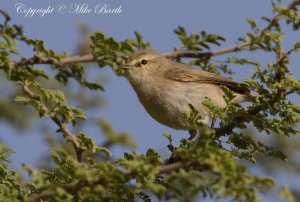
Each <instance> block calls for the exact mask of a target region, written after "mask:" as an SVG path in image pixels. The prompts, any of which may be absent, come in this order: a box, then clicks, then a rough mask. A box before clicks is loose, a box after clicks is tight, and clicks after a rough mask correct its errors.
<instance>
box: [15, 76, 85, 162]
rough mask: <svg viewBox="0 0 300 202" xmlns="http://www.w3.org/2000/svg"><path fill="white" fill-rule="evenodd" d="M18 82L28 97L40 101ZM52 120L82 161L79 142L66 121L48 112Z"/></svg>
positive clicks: (45, 107)
mask: <svg viewBox="0 0 300 202" xmlns="http://www.w3.org/2000/svg"><path fill="white" fill-rule="evenodd" d="M18 84H19V85H20V86H21V87H22V89H23V92H24V93H25V94H26V95H27V96H28V97H30V98H32V99H35V100H38V101H40V97H39V96H38V95H35V94H34V93H33V92H32V91H31V90H30V89H29V88H28V86H26V85H25V84H24V83H23V82H20V81H19V82H18ZM43 108H44V109H45V111H48V108H47V106H46V105H44V104H43ZM50 117H51V119H52V121H53V122H54V123H55V124H56V125H57V126H58V127H59V129H60V131H61V132H62V133H63V135H64V137H65V138H66V139H67V140H68V141H70V142H71V143H72V144H73V147H74V149H75V151H76V157H77V160H78V161H79V162H81V161H82V149H81V147H80V143H79V142H78V139H77V137H76V135H75V134H73V133H72V132H71V131H70V130H69V128H68V126H67V124H66V123H63V122H62V121H61V120H60V119H59V118H58V116H57V115H56V114H54V113H52V114H50Z"/></svg>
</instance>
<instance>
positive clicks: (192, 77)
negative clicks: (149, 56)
mask: <svg viewBox="0 0 300 202" xmlns="http://www.w3.org/2000/svg"><path fill="white" fill-rule="evenodd" d="M178 65H180V66H178ZM165 76H166V78H168V79H172V80H175V81H180V82H199V83H211V84H216V85H224V86H227V87H228V88H229V89H231V90H233V91H235V92H238V93H242V94H244V93H246V92H248V91H249V89H248V88H247V87H246V85H245V84H240V83H238V82H235V81H233V80H231V79H228V78H226V77H224V76H221V75H218V74H214V73H211V72H206V71H200V70H197V69H194V68H192V67H189V66H187V65H185V64H181V63H175V64H174V68H173V69H172V70H171V71H170V70H169V71H168V72H166V74H165Z"/></svg>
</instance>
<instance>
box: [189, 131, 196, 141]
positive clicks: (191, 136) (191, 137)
mask: <svg viewBox="0 0 300 202" xmlns="http://www.w3.org/2000/svg"><path fill="white" fill-rule="evenodd" d="M189 133H190V137H189V138H188V140H189V141H191V140H192V139H194V137H195V136H196V135H197V131H196V130H189Z"/></svg>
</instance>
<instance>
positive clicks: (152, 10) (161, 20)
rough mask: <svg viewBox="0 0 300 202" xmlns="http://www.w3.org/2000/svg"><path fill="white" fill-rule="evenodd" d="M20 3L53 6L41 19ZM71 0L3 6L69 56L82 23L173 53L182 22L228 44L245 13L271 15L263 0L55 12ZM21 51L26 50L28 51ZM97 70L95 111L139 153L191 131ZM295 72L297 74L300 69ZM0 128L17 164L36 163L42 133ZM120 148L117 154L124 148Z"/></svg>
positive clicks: (242, 26)
mask: <svg viewBox="0 0 300 202" xmlns="http://www.w3.org/2000/svg"><path fill="white" fill-rule="evenodd" d="M16 3H22V4H23V5H24V6H26V8H42V7H43V8H47V7H49V6H50V7H53V8H54V12H53V13H51V14H46V15H44V16H43V17H40V16H39V15H34V16H33V17H25V14H20V13H18V12H17V8H16V6H15V4H16ZM72 3H73V1H68V0H40V1H34V0H27V1H25V0H23V1H22V0H19V1H16V0H11V1H3V2H2V3H1V9H4V10H6V11H8V12H9V14H10V15H11V17H12V22H13V23H16V24H22V25H23V26H24V31H25V34H26V35H27V36H29V37H31V38H38V39H41V40H44V41H45V42H46V44H47V46H48V47H49V48H52V49H54V50H56V51H58V52H64V51H66V52H69V53H71V54H72V53H74V51H75V49H76V45H78V41H80V37H81V36H80V34H79V32H78V28H77V25H78V23H79V22H83V23H86V24H87V25H88V26H89V27H90V28H92V30H93V31H96V30H101V31H103V32H104V33H105V34H107V35H108V36H112V37H115V38H116V39H118V40H123V39H125V38H133V37H134V31H139V32H140V33H141V34H142V36H143V38H144V40H146V41H149V42H150V43H151V44H152V46H153V47H154V48H155V49H156V50H157V51H159V52H170V51H172V49H173V48H174V47H178V46H179V45H180V43H179V40H178V39H177V38H176V35H175V34H174V33H173V30H174V29H175V28H176V27H177V26H179V25H181V26H184V27H185V28H186V30H187V31H188V32H189V33H191V32H199V31H200V30H206V31H207V32H208V33H216V34H220V35H222V36H224V37H225V38H226V42H225V43H224V45H222V47H227V46H232V45H234V44H236V43H237V42H238V41H237V38H238V37H240V36H243V35H244V33H245V32H247V31H249V29H250V28H249V27H250V26H249V25H248V23H247V22H246V18H247V17H251V18H253V19H255V20H258V22H259V24H260V25H264V24H265V23H263V22H262V21H260V20H259V17H260V16H272V8H271V2H270V1H262V0H252V1H240V0H227V1H221V0H202V1H198V0H188V1H179V0H164V1H159V0H153V1H141V0H128V1H124V0H115V1H112V0H111V1H100V0H94V1H88V0H80V1H77V3H79V4H87V5H88V6H89V7H90V8H93V7H95V6H96V5H97V4H108V5H109V6H110V7H111V8H116V7H119V6H121V9H122V12H121V13H120V14H106V15H101V14H100V15H97V14H68V13H65V14H60V13H59V12H57V10H55V9H56V8H57V7H58V6H59V5H60V4H65V5H66V6H68V7H69V6H71V4H72ZM287 30H288V34H289V38H286V39H285V45H286V47H289V45H291V44H293V42H294V41H297V40H298V41H299V40H300V37H299V33H293V32H291V29H290V28H288V29H287ZM297 34H298V35H297ZM21 52H22V50H21ZM23 53H24V54H28V53H27V50H24V52H23ZM239 56H244V57H246V56H247V54H239ZM251 57H252V58H253V59H255V60H258V61H264V62H265V64H266V63H267V62H269V61H270V60H271V59H272V57H266V56H261V55H259V54H255V55H254V56H253V55H252V56H251ZM221 58H222V57H221ZM299 62H300V61H299V59H297V58H295V57H294V63H295V64H296V63H298V64H299ZM292 64H293V63H292ZM95 65H96V64H95ZM263 65H264V64H263ZM232 69H233V70H234V71H235V72H236V77H235V79H236V80H238V81H242V79H243V78H246V77H248V76H250V75H251V71H252V70H253V67H249V66H238V65H235V66H233V68H232ZM99 71H102V73H103V75H106V76H107V77H108V78H109V81H108V82H107V83H105V84H104V86H105V88H106V92H105V93H103V97H104V98H105V99H106V101H107V103H108V106H107V107H106V108H104V109H99V111H95V112H94V113H97V115H98V116H99V118H106V119H107V120H108V121H109V122H111V123H112V124H113V126H114V128H115V129H116V130H117V131H126V132H129V133H130V134H131V136H132V138H133V139H134V140H135V141H136V142H137V144H138V145H139V147H138V151H140V152H145V151H146V149H147V148H150V147H151V148H155V149H158V150H160V151H162V153H164V152H165V151H164V150H165V149H166V148H165V146H166V144H167V141H166V139H165V138H163V137H162V136H161V134H163V133H164V132H168V133H171V134H173V136H174V138H175V139H177V141H178V140H179V139H180V138H182V137H183V136H185V137H187V132H184V131H175V130H172V129H170V128H167V127H165V126H163V125H161V124H159V123H157V122H156V121H154V120H153V119H152V118H151V117H150V116H149V115H148V114H147V113H146V112H145V110H144V109H143V107H142V106H141V104H140V103H139V101H138V99H137V96H136V95H135V92H134V91H133V89H132V88H131V87H130V85H129V83H128V82H127V81H126V79H125V78H120V77H116V76H115V75H114V74H113V72H112V71H111V70H110V69H109V68H105V69H101V70H100V69H99ZM292 71H294V72H296V68H295V69H293V70H292ZM296 76H297V78H299V77H300V76H299V71H298V72H296ZM93 93H100V92H93ZM36 119H38V117H36ZM49 121H50V120H49ZM0 129H1V131H5V134H4V133H1V134H0V138H1V139H3V140H4V141H6V142H8V144H9V146H11V147H13V148H14V149H15V151H16V153H15V154H13V155H12V156H11V158H12V160H13V161H14V162H15V164H16V165H20V164H21V163H23V162H29V163H30V164H34V163H35V162H36V160H37V159H38V157H39V156H40V155H41V154H42V153H44V152H45V151H46V148H45V146H44V145H45V144H44V140H43V137H42V136H39V134H30V133H31V132H30V131H29V132H26V133H29V134H27V135H15V133H16V131H14V130H13V129H10V128H8V127H7V126H6V124H5V123H0ZM93 130H97V129H93ZM91 132H93V131H91ZM97 132H99V131H97ZM18 133H20V132H18ZM98 140H99V141H100V139H98ZM28 145H32V147H28ZM116 152H117V154H116V155H117V156H118V153H119V154H121V152H122V150H117V151H116Z"/></svg>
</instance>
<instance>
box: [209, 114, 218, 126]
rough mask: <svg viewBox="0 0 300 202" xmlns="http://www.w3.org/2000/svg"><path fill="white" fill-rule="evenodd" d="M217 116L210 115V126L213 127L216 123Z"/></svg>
mask: <svg viewBox="0 0 300 202" xmlns="http://www.w3.org/2000/svg"><path fill="white" fill-rule="evenodd" d="M216 120H217V118H216V117H215V116H213V117H212V120H211V125H210V128H213V127H214V125H215V123H216Z"/></svg>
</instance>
